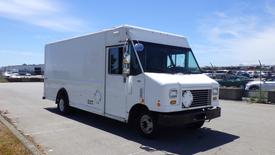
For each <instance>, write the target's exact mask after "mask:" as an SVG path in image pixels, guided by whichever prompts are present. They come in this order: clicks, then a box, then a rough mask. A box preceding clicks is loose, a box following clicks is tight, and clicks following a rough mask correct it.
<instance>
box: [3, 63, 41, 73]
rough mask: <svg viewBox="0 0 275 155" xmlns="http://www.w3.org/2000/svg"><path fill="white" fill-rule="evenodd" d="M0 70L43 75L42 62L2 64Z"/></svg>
mask: <svg viewBox="0 0 275 155" xmlns="http://www.w3.org/2000/svg"><path fill="white" fill-rule="evenodd" d="M0 71H1V72H17V73H19V74H20V73H29V74H31V75H43V74H44V64H29V65H28V64H23V65H12V66H3V67H1V68H0Z"/></svg>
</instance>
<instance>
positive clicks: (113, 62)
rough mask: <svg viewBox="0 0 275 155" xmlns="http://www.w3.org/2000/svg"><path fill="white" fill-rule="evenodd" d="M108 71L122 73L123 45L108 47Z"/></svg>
mask: <svg viewBox="0 0 275 155" xmlns="http://www.w3.org/2000/svg"><path fill="white" fill-rule="evenodd" d="M108 59H109V60H108V73H109V74H122V60H123V47H114V48H110V49H109V56H108Z"/></svg>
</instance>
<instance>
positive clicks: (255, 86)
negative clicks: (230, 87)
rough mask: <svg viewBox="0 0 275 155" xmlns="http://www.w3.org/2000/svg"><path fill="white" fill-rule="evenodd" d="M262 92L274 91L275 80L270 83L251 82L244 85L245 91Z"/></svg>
mask: <svg viewBox="0 0 275 155" xmlns="http://www.w3.org/2000/svg"><path fill="white" fill-rule="evenodd" d="M260 88H261V90H263V91H271V90H275V79H272V80H270V81H251V82H248V83H247V84H246V87H245V90H247V91H249V90H260Z"/></svg>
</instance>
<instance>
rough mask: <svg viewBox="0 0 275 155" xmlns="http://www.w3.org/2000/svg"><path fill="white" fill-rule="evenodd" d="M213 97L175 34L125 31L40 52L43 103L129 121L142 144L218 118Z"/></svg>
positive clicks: (214, 90) (215, 88)
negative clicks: (165, 131)
mask: <svg viewBox="0 0 275 155" xmlns="http://www.w3.org/2000/svg"><path fill="white" fill-rule="evenodd" d="M218 92H219V85H218V83H217V82H215V81H214V80H212V79H210V78H208V77H207V76H205V75H203V74H201V71H200V68H199V66H198V63H197V61H196V59H195V57H194V54H193V52H192V50H191V48H190V47H189V44H188V42H187V39H186V38H185V37H183V36H180V35H175V34H170V33H164V32H159V31H154V30H149V29H144V28H139V27H134V26H128V25H124V26H119V27H115V28H112V29H107V30H103V31H101V32H97V33H93V34H89V35H85V36H80V37H76V38H71V39H67V40H63V41H58V42H55V43H50V44H47V45H46V46H45V80H44V98H46V99H49V100H53V101H55V102H56V104H57V106H58V110H59V111H60V112H61V113H62V114H66V113H68V112H69V111H70V108H71V107H74V108H78V109H82V110H85V111H89V112H92V113H95V114H99V115H102V116H106V117H109V118H113V119H116V120H119V121H122V122H131V123H133V124H134V125H135V126H136V128H137V129H138V131H140V133H141V134H142V135H144V136H147V137H153V136H155V135H156V134H157V131H158V126H159V125H189V127H191V128H199V127H201V126H202V125H203V123H204V121H205V120H211V119H213V118H216V117H219V116H220V108H219V101H218Z"/></svg>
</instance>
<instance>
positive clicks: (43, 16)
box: [0, 0, 84, 31]
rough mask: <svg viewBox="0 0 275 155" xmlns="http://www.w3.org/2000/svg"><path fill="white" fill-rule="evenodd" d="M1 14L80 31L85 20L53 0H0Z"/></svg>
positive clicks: (51, 27) (58, 28) (50, 27)
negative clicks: (68, 11) (69, 12)
mask: <svg viewBox="0 0 275 155" xmlns="http://www.w3.org/2000/svg"><path fill="white" fill-rule="evenodd" d="M0 16H2V17H4V18H8V19H12V20H17V21H22V22H25V23H28V24H32V25H36V26H41V27H44V28H47V29H51V30H56V31H80V30H81V29H83V27H84V22H83V21H81V20H80V19H77V18H75V17H73V16H71V15H69V14H68V13H67V11H66V9H65V8H64V7H63V5H61V4H59V3H57V2H56V1H53V0H24V1H23V0H0Z"/></svg>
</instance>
